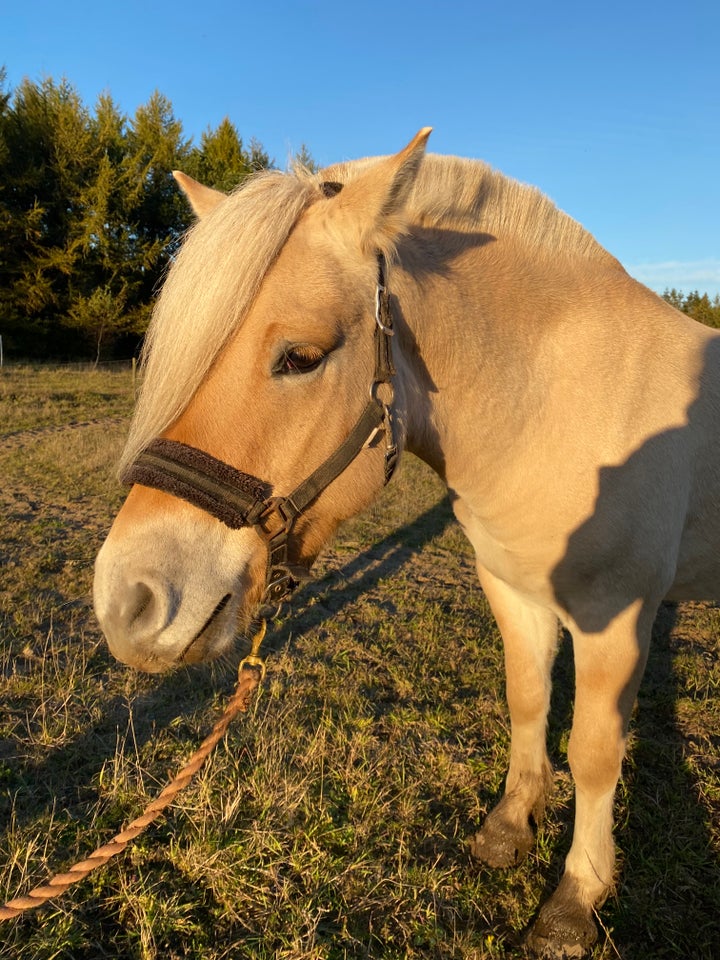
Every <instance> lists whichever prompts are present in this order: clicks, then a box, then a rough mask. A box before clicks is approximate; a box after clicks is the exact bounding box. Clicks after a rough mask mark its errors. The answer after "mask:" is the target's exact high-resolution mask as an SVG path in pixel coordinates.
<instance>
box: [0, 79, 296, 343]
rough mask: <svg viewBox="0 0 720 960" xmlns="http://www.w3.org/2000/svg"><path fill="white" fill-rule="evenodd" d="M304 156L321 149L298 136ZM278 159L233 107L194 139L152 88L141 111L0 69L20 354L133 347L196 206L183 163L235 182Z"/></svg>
mask: <svg viewBox="0 0 720 960" xmlns="http://www.w3.org/2000/svg"><path fill="white" fill-rule="evenodd" d="M303 157H304V159H305V161H310V162H311V160H312V158H311V157H310V156H309V154H308V153H307V151H306V150H305V149H303ZM268 166H272V163H271V160H270V158H269V157H268V155H267V153H266V152H265V150H264V149H263V147H262V145H261V144H259V143H257V142H255V141H252V140H251V141H250V143H249V144H247V145H246V144H244V143H243V141H242V139H241V138H240V136H239V135H238V132H237V129H236V128H235V126H234V125H233V124H232V123H231V122H230V121H229V120H228V119H225V120H223V121H222V123H221V124H220V125H219V126H218V127H217V129H215V130H208V131H207V132H206V133H204V134H203V135H202V137H201V140H200V144H199V145H195V144H194V143H193V142H192V141H191V140H190V139H188V138H186V137H185V136H184V134H183V128H182V123H181V122H180V121H179V120H178V119H177V118H176V117H175V115H174V113H173V108H172V105H171V103H170V102H169V100H167V99H166V98H165V97H164V96H163V95H162V94H160V93H154V94H153V95H152V96H151V97H150V99H149V100H148V102H147V103H145V104H144V105H143V106H140V107H138V109H137V110H136V111H135V114H134V115H133V116H132V117H127V116H125V115H124V114H123V113H122V111H121V110H120V109H119V108H118V106H117V105H116V104H115V103H114V102H113V99H112V97H111V96H110V95H109V94H103V95H101V96H100V97H99V99H98V101H97V103H96V104H95V107H94V109H93V110H90V109H88V108H87V107H86V106H85V104H83V102H82V100H81V98H80V97H79V95H78V93H77V92H76V90H75V89H74V88H73V86H72V85H71V84H70V83H69V82H68V81H66V80H62V81H60V82H59V83H57V82H55V81H54V80H52V79H45V80H43V81H42V82H39V83H36V82H33V81H32V80H29V79H26V80H24V81H23V82H22V83H21V84H20V85H19V86H18V87H17V88H16V89H15V90H13V91H10V90H9V88H8V85H7V82H6V71H5V70H4V69H2V70H0V336H2V340H3V348H4V355H5V359H6V361H7V360H9V359H13V358H23V359H27V358H53V359H70V358H87V359H97V358H102V359H110V358H119V357H122V358H127V357H129V356H132V355H133V353H134V352H136V350H137V346H138V343H139V340H140V339H141V337H142V333H143V331H144V330H145V328H146V326H147V322H148V319H149V314H150V310H151V305H152V300H153V295H154V292H155V291H156V288H157V286H158V284H159V282H160V280H161V278H162V276H163V271H164V270H165V267H166V265H167V262H168V259H169V257H170V256H172V251H173V249H174V245H177V242H178V239H179V238H180V236H181V234H182V233H183V232H184V230H185V229H186V228H187V227H188V226H189V224H190V222H191V220H192V216H191V213H190V210H189V207H188V206H187V204H186V201H185V200H184V198H183V197H182V195H181V194H180V191H179V190H178V189H177V187H176V185H175V182H174V180H173V178H172V175H171V171H172V170H173V169H182V170H184V171H185V172H186V173H189V174H190V175H191V176H193V177H195V178H196V179H198V180H201V181H202V182H203V183H206V184H208V185H209V186H213V187H217V188H218V189H220V190H229V189H231V188H232V187H234V186H236V185H237V184H238V183H239V182H240V181H241V180H243V179H244V178H245V177H246V176H248V175H249V174H250V173H252V172H253V171H255V170H258V169H261V168H264V167H268Z"/></svg>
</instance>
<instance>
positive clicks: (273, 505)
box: [122, 254, 398, 606]
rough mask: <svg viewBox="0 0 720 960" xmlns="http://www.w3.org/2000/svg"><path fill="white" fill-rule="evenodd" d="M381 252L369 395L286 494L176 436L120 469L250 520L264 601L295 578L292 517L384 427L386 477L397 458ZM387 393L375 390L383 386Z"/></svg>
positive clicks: (219, 514)
mask: <svg viewBox="0 0 720 960" xmlns="http://www.w3.org/2000/svg"><path fill="white" fill-rule="evenodd" d="M385 273H386V267H385V258H384V256H383V255H382V254H379V255H378V281H377V291H376V303H375V374H374V378H373V382H372V384H371V386H370V399H369V401H368V403H367V404H366V406H365V408H364V410H363V411H362V413H361V415H360V418H359V419H358V421H357V423H356V424H355V426H354V427H353V428H352V430H351V431H350V433H349V434H348V436H347V437H346V438H345V440H344V441H343V442H342V443H341V444H340V446H339V447H338V448H337V449H336V450H335V451H334V453H332V454H331V455H330V456H329V457H328V458H327V460H325V462H324V463H322V464H320V466H319V467H318V468H317V470H315V471H314V472H313V473H311V474H310V476H309V477H306V478H305V480H303V481H302V483H300V484H298V486H297V487H296V488H295V489H294V490H293V491H292V493H290V494H289V495H288V496H286V497H273V496H272V495H271V490H272V485H271V484H270V483H267V482H265V481H263V480H258V479H257V477H253V476H251V475H250V474H248V473H243V472H242V471H241V470H237V469H236V468H235V467H232V466H230V464H227V463H224V462H223V461H222V460H218V459H216V458H215V457H213V456H211V455H210V454H209V453H205V452H204V451H203V450H198V449H197V448H196V447H191V446H189V445H187V444H185V443H180V442H178V441H177V440H165V439H162V438H161V439H158V440H153V442H152V443H150V444H149V446H147V447H146V448H145V450H143V451H142V453H140V455H139V456H138V457H137V459H136V460H135V461H134V463H132V464H131V466H130V467H129V468H128V469H127V470H126V471H125V473H124V474H123V477H122V479H123V481H124V482H125V483H140V484H143V486H146V487H154V488H155V489H156V490H162V491H163V492H164V493H169V494H172V495H173V496H176V497H180V498H181V499H183V500H187V501H188V502H189V503H192V504H194V505H195V506H197V507H200V508H201V509H202V510H205V511H206V512H207V513H210V514H212V516H214V517H216V518H217V519H218V520H220V521H221V522H222V523H224V524H226V525H227V526H228V527H230V528H231V529H233V530H237V529H239V528H241V527H256V528H257V530H258V531H259V533H260V535H261V536H262V537H263V539H264V540H265V541H266V543H267V545H268V564H267V573H266V578H265V591H264V594H263V600H262V602H263V603H265V604H268V605H273V606H276V605H278V604H280V603H282V602H283V601H284V600H286V599H287V598H288V597H289V596H290V595H291V594H292V592H293V591H294V590H295V588H296V587H297V586H298V584H299V582H300V580H299V579H298V576H297V570H296V569H294V568H293V567H292V566H291V565H289V563H288V540H289V537H290V535H291V533H292V531H293V527H294V525H295V522H296V521H297V519H298V517H300V516H301V515H302V514H303V513H304V511H305V510H307V508H308V507H309V506H310V504H311V503H313V501H314V500H315V499H316V498H317V497H318V496H319V495H320V494H321V493H322V491H323V490H325V488H326V487H328V486H329V485H330V484H331V483H332V481H333V480H335V479H336V478H337V477H339V476H340V474H341V473H343V471H344V470H345V469H346V468H347V467H348V466H349V465H350V464H351V463H352V462H353V460H354V459H355V458H356V457H357V456H358V454H359V453H360V451H361V450H362V449H363V448H364V447H366V446H368V444H370V443H371V442H372V441H373V440H374V439H375V437H376V436H377V435H378V433H380V432H381V431H384V433H385V476H384V482H385V483H388V481H389V480H390V478H391V477H392V475H393V471H394V470H395V466H396V464H397V460H398V447H397V440H396V436H395V430H394V423H393V418H392V413H391V411H390V404H391V403H392V401H393V387H392V377H393V376H394V374H395V367H394V366H393V361H392V343H391V337H392V336H393V333H394V330H393V321H392V313H391V311H390V296H389V294H388V291H387V288H386V284H385ZM383 384H385V385H386V389H385V390H384V391H382V392H383V394H384V396H385V399H383V398H382V397H381V396H380V395H379V393H380V391H379V388H380V386H381V385H383Z"/></svg>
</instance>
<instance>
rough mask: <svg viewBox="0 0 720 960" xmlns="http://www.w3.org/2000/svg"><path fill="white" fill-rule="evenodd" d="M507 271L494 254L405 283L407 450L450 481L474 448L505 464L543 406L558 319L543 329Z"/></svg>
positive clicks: (526, 292) (525, 291) (535, 298)
mask: <svg viewBox="0 0 720 960" xmlns="http://www.w3.org/2000/svg"><path fill="white" fill-rule="evenodd" d="M507 266H508V265H507V264H504V263H503V262H502V258H500V257H499V256H498V254H497V252H496V251H494V250H491V249H490V247H488V248H487V249H481V250H475V251H473V252H472V254H468V255H463V256H461V257H458V258H456V259H455V260H454V261H452V262H449V263H448V264H446V265H445V268H444V269H442V270H440V269H437V270H435V271H432V270H428V271H427V272H422V271H420V270H418V269H415V268H413V269H411V270H405V271H401V276H400V277H398V283H397V296H398V301H399V304H400V309H401V316H402V319H403V321H404V325H401V332H400V342H399V347H400V348H401V352H402V364H401V374H400V375H401V377H402V379H403V383H402V391H403V393H404V395H405V406H406V419H407V447H408V449H409V450H410V451H411V452H413V453H415V454H417V455H418V456H419V457H421V458H422V459H423V460H426V461H427V462H428V463H430V465H431V466H433V467H434V469H436V470H437V471H438V472H439V473H440V474H441V475H442V476H443V477H445V476H446V473H447V469H448V468H450V471H451V472H452V469H453V463H452V461H453V460H455V459H458V460H460V461H461V460H462V459H463V458H464V457H466V456H467V452H468V450H469V449H470V447H472V448H473V450H474V451H477V450H483V451H484V458H485V459H487V460H488V461H490V460H492V459H493V458H494V457H501V456H505V455H506V454H507V449H508V445H509V444H510V443H511V442H513V438H515V437H517V436H519V434H520V433H521V432H522V429H523V424H524V423H525V422H527V419H528V417H529V416H531V414H532V411H533V409H534V408H536V406H537V404H538V403H539V402H540V401H539V398H538V396H537V393H538V391H539V390H540V388H541V383H542V380H543V377H544V373H543V369H542V367H543V350H542V341H543V339H544V338H545V337H546V336H547V335H548V325H550V324H553V323H558V322H561V321H560V320H559V319H558V317H559V316H560V312H559V311H558V313H557V315H556V316H554V317H548V318H540V320H539V319H538V316H537V314H538V312H539V310H540V306H539V300H540V298H539V295H537V294H535V293H533V283H532V279H530V280H525V281H524V282H523V283H522V284H517V285H516V284H515V282H514V275H513V273H512V271H511V270H509V269H507ZM543 309H545V310H547V304H546V305H545V307H544V308H543ZM543 319H544V320H545V322H544V324H543ZM449 461H451V462H449Z"/></svg>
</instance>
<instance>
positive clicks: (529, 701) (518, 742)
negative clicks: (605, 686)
mask: <svg viewBox="0 0 720 960" xmlns="http://www.w3.org/2000/svg"><path fill="white" fill-rule="evenodd" d="M478 575H479V577H480V582H481V584H482V587H483V590H484V591H485V594H486V596H487V599H488V602H489V603H490V607H491V609H492V611H493V614H494V615H495V619H496V620H497V622H498V626H499V628H500V633H501V634H502V638H503V644H504V651H505V672H506V677H507V681H506V688H507V701H508V707H509V709H510V722H511V745H510V767H509V770H508V776H507V781H506V784H505V792H504V794H503V797H502V799H501V800H500V802H499V803H498V804H497V806H496V807H495V808H494V809H493V810H492V811H491V812H490V813H489V814H488V816H487V817H486V819H485V822H484V824H483V826H482V829H481V830H480V832H479V833H477V834H476V835H475V837H473V839H472V840H471V842H470V851H471V853H472V854H473V856H475V857H477V858H478V859H480V860H483V861H484V862H485V863H487V864H489V865H490V866H492V867H510V866H513V865H514V864H516V863H517V862H518V861H519V860H521V859H522V858H523V857H524V856H525V855H526V854H527V853H528V852H529V851H530V849H531V848H532V845H533V843H534V833H533V823H535V824H537V823H539V822H540V820H541V818H542V815H543V812H544V809H545V800H546V797H547V794H548V791H549V789H550V787H551V785H552V771H551V767H550V762H549V760H548V756H547V745H546V734H547V715H548V709H549V706H550V685H551V680H550V674H551V671H552V664H553V660H554V659H555V653H556V650H557V641H558V621H557V617H556V616H555V614H554V613H552V612H551V611H549V610H546V609H545V608H544V607H540V606H537V605H536V604H534V603H531V602H530V601H528V600H526V599H525V598H523V597H521V596H520V595H519V594H518V593H516V591H514V590H513V589H512V588H511V587H509V586H508V585H507V584H505V583H503V582H502V581H500V580H498V579H497V578H496V577H494V576H493V575H492V574H490V573H489V572H488V571H487V570H485V569H484V568H483V567H481V566H478Z"/></svg>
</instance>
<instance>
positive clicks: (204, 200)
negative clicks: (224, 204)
mask: <svg viewBox="0 0 720 960" xmlns="http://www.w3.org/2000/svg"><path fill="white" fill-rule="evenodd" d="M173 176H174V177H175V180H176V181H177V184H178V186H179V187H180V189H181V190H182V192H183V193H184V194H185V196H186V197H187V199H188V203H189V204H190V206H191V207H192V209H193V213H194V214H195V216H196V217H204V216H205V214H207V213H210V211H211V210H212V209H213V208H214V207H216V206H217V205H218V204H219V203H220V202H221V201H222V200H224V199H225V196H226V195H225V194H224V193H221V192H220V191H219V190H213V189H212V187H205V186H203V184H202V183H198V182H197V180H193V178H192V177H189V176H188V175H187V174H186V173H183V172H182V171H181V170H173Z"/></svg>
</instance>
